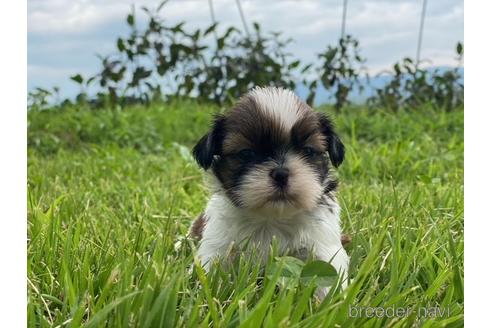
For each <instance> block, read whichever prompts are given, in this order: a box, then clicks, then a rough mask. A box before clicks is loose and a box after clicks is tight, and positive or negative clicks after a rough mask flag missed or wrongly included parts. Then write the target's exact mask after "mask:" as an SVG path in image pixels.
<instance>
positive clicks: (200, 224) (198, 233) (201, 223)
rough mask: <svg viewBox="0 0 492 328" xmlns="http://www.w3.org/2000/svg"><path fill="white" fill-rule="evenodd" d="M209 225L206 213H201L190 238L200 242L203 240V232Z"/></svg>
mask: <svg viewBox="0 0 492 328" xmlns="http://www.w3.org/2000/svg"><path fill="white" fill-rule="evenodd" d="M206 224H207V217H206V216H205V214H204V213H201V214H200V215H199V216H198V217H197V218H196V219H195V221H193V224H192V225H191V228H190V236H191V237H192V238H194V239H196V240H198V241H200V240H201V239H202V236H203V230H204V229H205V225H206Z"/></svg>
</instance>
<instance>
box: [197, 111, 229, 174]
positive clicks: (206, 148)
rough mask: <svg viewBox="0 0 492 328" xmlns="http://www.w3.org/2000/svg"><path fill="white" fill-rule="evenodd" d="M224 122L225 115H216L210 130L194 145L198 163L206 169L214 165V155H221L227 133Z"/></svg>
mask: <svg viewBox="0 0 492 328" xmlns="http://www.w3.org/2000/svg"><path fill="white" fill-rule="evenodd" d="M224 122H225V118H224V117H223V116H220V115H218V116H216V117H215V120H214V123H213V126H212V129H211V130H210V132H209V133H207V134H206V135H204V136H203V137H202V138H201V139H200V140H199V141H198V143H197V144H196V145H195V147H193V156H194V157H195V159H196V161H197V163H198V165H200V166H201V167H203V168H204V169H205V170H207V169H209V168H210V166H212V163H213V161H214V156H217V155H220V151H221V148H222V141H223V139H224V135H225V129H224Z"/></svg>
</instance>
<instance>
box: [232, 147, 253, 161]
mask: <svg viewBox="0 0 492 328" xmlns="http://www.w3.org/2000/svg"><path fill="white" fill-rule="evenodd" d="M237 156H238V157H239V159H240V160H242V161H244V162H248V161H251V160H253V159H255V157H256V153H255V151H254V150H252V149H243V150H241V151H240V152H239V153H237Z"/></svg>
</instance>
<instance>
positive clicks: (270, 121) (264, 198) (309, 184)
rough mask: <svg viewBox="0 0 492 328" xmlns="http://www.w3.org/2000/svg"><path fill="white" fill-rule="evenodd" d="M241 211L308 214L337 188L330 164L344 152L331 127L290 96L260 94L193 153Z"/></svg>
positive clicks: (220, 121)
mask: <svg viewBox="0 0 492 328" xmlns="http://www.w3.org/2000/svg"><path fill="white" fill-rule="evenodd" d="M193 153H194V155H195V158H196V160H197V162H198V163H199V164H200V166H202V167H203V168H204V169H209V168H211V169H212V171H213V174H214V175H215V176H216V177H217V179H218V181H219V182H220V185H221V188H222V189H223V190H224V192H225V194H226V195H227V196H228V197H229V198H230V200H231V201H232V203H233V204H234V205H236V206H237V207H241V208H245V209H249V210H256V211H262V210H265V211H275V212H286V211H290V212H294V211H296V210H310V209H312V208H314V207H315V206H316V205H317V204H318V202H319V201H320V199H321V197H322V195H323V193H325V192H327V191H330V190H329V189H330V188H333V182H332V181H331V179H330V177H329V170H328V165H329V161H330V160H331V163H332V164H333V165H334V166H338V165H340V163H341V162H342V161H343V157H344V147H343V144H342V143H341V141H340V139H339V138H338V136H337V135H336V134H335V133H334V131H333V128H332V124H331V122H330V121H329V120H328V119H327V118H326V117H325V116H323V115H321V114H320V113H316V112H314V111H313V110H312V109H311V108H310V107H309V106H308V105H306V104H305V103H303V102H302V101H301V100H300V99H299V98H298V97H297V96H295V95H294V94H293V93H292V92H291V91H288V90H284V89H277V88H256V89H254V90H253V91H251V92H250V93H248V94H247V95H246V96H244V97H242V98H241V99H240V100H239V101H238V103H237V104H236V105H235V106H234V107H233V108H232V109H231V110H230V111H229V112H228V113H227V114H225V115H222V116H218V117H217V118H216V119H215V121H214V125H213V128H212V129H211V131H210V132H209V133H208V134H207V135H205V136H204V137H203V138H202V139H201V140H200V141H199V142H198V144H197V145H196V146H195V148H194V149H193Z"/></svg>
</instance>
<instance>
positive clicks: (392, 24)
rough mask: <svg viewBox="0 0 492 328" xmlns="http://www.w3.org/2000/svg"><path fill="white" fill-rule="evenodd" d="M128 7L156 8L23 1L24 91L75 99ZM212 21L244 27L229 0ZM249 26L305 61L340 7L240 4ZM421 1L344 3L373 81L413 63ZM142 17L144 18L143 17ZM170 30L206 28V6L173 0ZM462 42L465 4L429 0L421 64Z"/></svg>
mask: <svg viewBox="0 0 492 328" xmlns="http://www.w3.org/2000/svg"><path fill="white" fill-rule="evenodd" d="M132 3H134V4H135V7H136V8H137V18H138V13H139V8H140V7H141V6H143V5H145V6H148V7H150V8H152V7H155V6H157V4H158V3H159V1H155V0H154V1H148V0H142V1H131V0H28V1H27V5H28V12H27V20H28V27H27V28H28V44H27V48H28V59H27V65H28V66H27V71H28V89H29V90H31V89H32V88H33V87H38V86H39V87H52V86H55V85H56V86H59V87H61V92H62V95H63V96H72V95H73V94H75V93H76V92H77V90H78V89H77V86H76V85H75V84H74V83H73V82H71V81H70V80H69V76H70V75H72V74H75V73H82V74H83V75H90V74H93V73H95V72H96V71H97V69H98V67H99V65H98V63H99V61H98V59H97V58H96V54H98V53H99V54H109V53H112V52H113V51H114V49H115V40H116V38H117V37H118V36H119V35H126V34H127V32H128V29H127V26H126V23H125V17H126V15H127V14H128V12H129V11H130V8H131V5H132ZM213 3H214V7H215V15H216V18H217V20H218V21H219V22H220V23H221V25H222V26H223V27H225V26H229V25H235V26H237V27H239V28H241V24H240V20H239V13H238V11H237V7H236V2H235V1H234V0H214V1H213ZM241 3H242V4H243V10H244V13H245V16H246V19H247V20H248V22H250V23H252V22H253V21H257V22H259V23H260V24H261V25H262V26H263V28H264V29H265V30H272V31H281V32H283V34H284V35H285V36H289V37H292V38H293V39H294V40H295V42H294V43H293V44H291V46H290V51H291V52H292V53H294V54H295V56H297V57H298V58H300V59H301V60H303V61H304V62H309V61H313V60H315V55H314V54H315V53H316V52H319V51H321V50H323V49H325V47H326V45H327V44H332V43H334V42H335V41H336V40H337V38H338V37H339V36H340V25H341V16H342V4H343V0H337V1H333V0H320V1H316V0H298V1H295V0H273V1H268V2H267V1H261V0H242V2H241ZM421 7H422V1H419V0H414V1H410V0H349V1H348V12H347V33H349V34H352V35H354V36H356V37H357V38H358V39H359V41H360V45H361V49H362V54H363V56H364V57H366V58H367V62H366V65H367V67H368V69H369V72H370V73H372V74H375V73H378V72H381V71H382V70H384V69H387V68H389V67H390V65H392V64H393V63H394V62H396V61H397V60H399V59H401V58H403V57H404V56H412V57H413V56H415V52H416V45H417V36H418V27H419V18H420V12H421ZM141 15H143V14H141ZM163 15H164V17H165V18H167V19H168V22H169V23H177V22H179V21H185V22H186V25H187V26H189V27H193V28H196V27H204V26H207V25H209V24H210V22H211V19H210V13H209V7H208V0H170V1H169V2H168V3H167V4H166V6H165V7H164V9H163ZM462 40H463V1H460V0H428V5H427V16H426V21H425V31H424V39H423V44H422V59H426V60H429V61H430V62H431V64H430V65H432V66H454V65H455V63H456V61H455V56H454V48H455V45H456V42H457V41H462Z"/></svg>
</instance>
